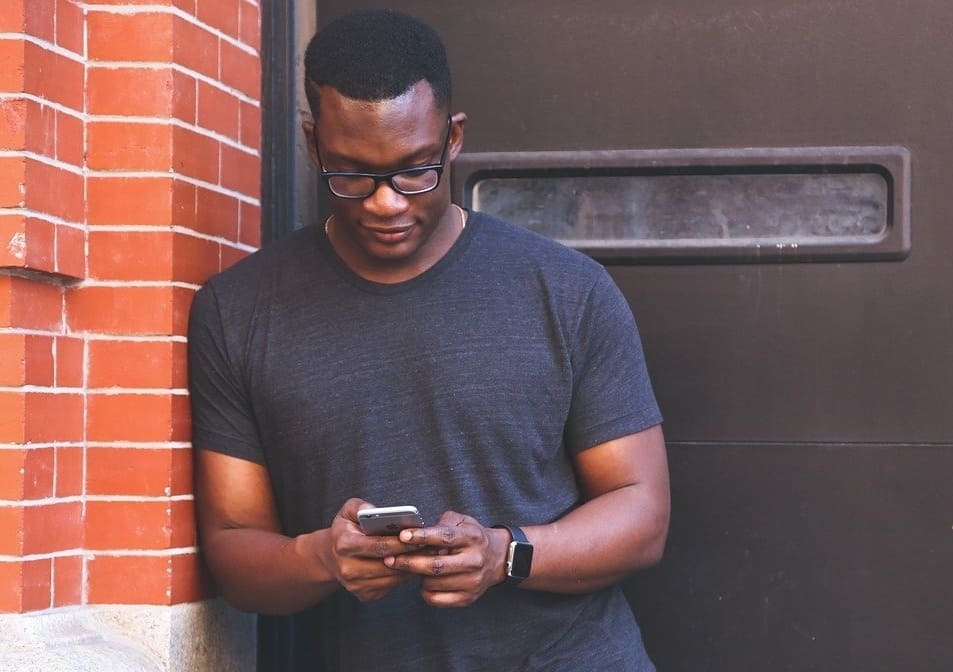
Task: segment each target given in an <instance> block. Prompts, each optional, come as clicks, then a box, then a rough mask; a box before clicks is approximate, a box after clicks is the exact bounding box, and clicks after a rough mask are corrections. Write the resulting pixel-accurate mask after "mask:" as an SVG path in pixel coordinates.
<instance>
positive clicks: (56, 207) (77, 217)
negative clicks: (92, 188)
mask: <svg viewBox="0 0 953 672" xmlns="http://www.w3.org/2000/svg"><path fill="white" fill-rule="evenodd" d="M24 175H25V180H26V184H27V185H28V186H27V191H26V207H28V208H30V209H32V210H36V211H37V212H43V213H47V214H50V215H53V216H54V217H58V218H60V219H65V220H67V221H70V222H82V221H83V212H84V211H85V209H86V207H85V205H84V203H83V176H82V174H80V173H74V172H71V171H68V170H64V169H62V168H58V167H56V166H51V165H49V164H46V163H41V162H39V161H36V160H34V159H27V162H26V170H25V173H24Z"/></svg>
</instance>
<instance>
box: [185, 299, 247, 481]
mask: <svg viewBox="0 0 953 672" xmlns="http://www.w3.org/2000/svg"><path fill="white" fill-rule="evenodd" d="M229 345H230V343H229V340H228V339H227V338H226V334H225V328H224V325H223V318H222V311H221V309H220V305H219V302H218V299H217V297H216V295H215V291H214V289H213V288H212V286H210V285H206V286H205V287H203V288H202V289H200V290H199V291H198V292H197V293H196V295H195V300H194V301H193V303H192V308H191V311H190V314H189V397H190V402H191V408H192V445H193V446H194V447H196V448H205V449H208V450H213V451H215V452H219V453H225V454H227V455H231V456H233V457H239V458H242V459H246V460H251V461H253V462H258V463H259V464H263V463H264V461H265V460H264V454H263V452H262V449H261V444H260V441H259V437H258V429H257V427H256V425H255V422H254V415H253V412H252V405H251V402H250V399H249V396H248V391H247V388H246V386H245V385H244V384H243V383H242V376H241V368H240V366H239V365H238V364H237V362H236V361H235V360H236V353H235V352H234V350H235V348H234V347H232V348H230V347H229Z"/></svg>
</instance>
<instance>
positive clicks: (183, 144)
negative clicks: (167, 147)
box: [172, 127, 220, 184]
mask: <svg viewBox="0 0 953 672" xmlns="http://www.w3.org/2000/svg"><path fill="white" fill-rule="evenodd" d="M172 137H173V140H172V142H173V146H174V150H173V153H174V157H173V161H172V167H173V169H174V170H175V172H176V173H178V174H180V175H187V176H189V177H193V178H195V179H198V180H202V181H203V182H208V183H210V184H218V181H219V174H220V171H219V166H220V149H219V143H218V142H217V141H216V140H215V139H214V138H210V137H208V136H206V135H201V134H199V133H196V132H194V131H191V130H189V129H186V128H179V127H175V128H174V129H173V130H172Z"/></svg>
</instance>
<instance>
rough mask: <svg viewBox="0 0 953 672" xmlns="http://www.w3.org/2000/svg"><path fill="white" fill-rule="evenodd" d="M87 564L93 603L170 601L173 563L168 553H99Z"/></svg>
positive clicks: (90, 598) (154, 602) (164, 602)
mask: <svg viewBox="0 0 953 672" xmlns="http://www.w3.org/2000/svg"><path fill="white" fill-rule="evenodd" d="M87 567H88V600H89V602H90V603H91V604H153V605H164V604H168V603H169V597H170V593H171V588H170V578H169V577H170V574H171V571H172V563H171V560H170V558H169V557H167V556H142V555H139V556H137V555H120V556H107V555H96V556H94V557H92V558H91V559H90V560H89V561H88V562H87Z"/></svg>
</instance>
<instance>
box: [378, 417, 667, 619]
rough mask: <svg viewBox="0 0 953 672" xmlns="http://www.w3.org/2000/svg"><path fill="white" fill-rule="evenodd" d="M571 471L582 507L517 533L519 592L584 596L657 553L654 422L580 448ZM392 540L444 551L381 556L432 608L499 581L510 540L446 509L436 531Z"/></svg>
mask: <svg viewBox="0 0 953 672" xmlns="http://www.w3.org/2000/svg"><path fill="white" fill-rule="evenodd" d="M576 474H577V479H578V482H579V484H580V487H581V488H582V491H583V496H584V499H585V501H584V503H583V504H582V505H581V506H579V507H578V508H576V509H574V510H573V511H571V512H570V513H569V514H567V515H566V516H564V517H563V518H561V519H560V520H557V521H555V522H553V523H551V524H548V525H536V526H531V527H525V528H524V532H525V533H526V535H527V537H528V538H529V541H530V542H532V544H533V546H534V555H533V567H532V571H531V574H530V577H529V578H528V579H526V580H525V581H524V582H523V583H522V584H521V587H523V588H527V589H534V590H546V591H552V592H562V593H581V592H589V591H593V590H597V589H599V588H602V587H605V586H608V585H611V584H613V583H616V582H617V581H619V580H620V579H622V578H623V577H625V576H626V575H627V574H629V573H630V572H632V571H634V570H636V569H640V568H643V567H648V566H650V565H653V564H655V563H656V562H658V561H659V559H660V558H661V556H662V551H663V549H664V547H665V539H666V536H667V534H668V522H669V481H668V462H667V459H666V454H665V441H664V438H663V435H662V429H661V427H660V426H655V427H651V428H649V429H646V430H644V431H641V432H637V433H635V434H630V435H628V436H624V437H621V438H619V439H615V440H612V441H607V442H606V443H603V444H600V445H597V446H593V447H592V448H589V449H587V450H585V451H583V452H582V453H580V454H579V456H578V457H577V458H576ZM492 522H507V523H511V524H515V525H519V523H520V521H492ZM401 538H402V539H403V540H404V541H406V542H409V543H426V544H428V545H430V546H433V547H437V548H442V549H443V550H442V552H441V553H442V554H439V555H432V556H425V555H420V554H413V555H403V556H400V557H393V558H387V559H386V560H385V562H386V564H388V566H393V567H397V568H400V569H404V570H406V571H411V572H414V573H417V574H420V575H422V576H424V583H423V588H422V593H423V596H424V599H426V600H427V601H428V602H429V603H431V604H433V605H435V606H464V605H466V604H470V603H472V602H473V601H474V600H476V599H477V598H478V597H479V596H480V595H482V594H483V592H485V591H486V590H487V589H488V588H489V587H490V586H492V585H495V584H497V583H500V582H502V580H503V572H504V570H503V563H504V560H505V556H506V547H507V545H508V544H509V541H510V539H509V533H508V532H506V530H500V529H494V528H486V527H484V526H483V525H482V524H481V523H479V522H478V521H476V520H474V519H473V518H470V517H469V516H465V515H463V514H459V513H455V512H447V513H445V514H444V515H443V516H441V519H440V521H439V522H438V524H437V525H435V526H433V527H430V528H425V529H422V530H419V531H418V530H413V531H412V530H405V531H404V532H402V533H401Z"/></svg>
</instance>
